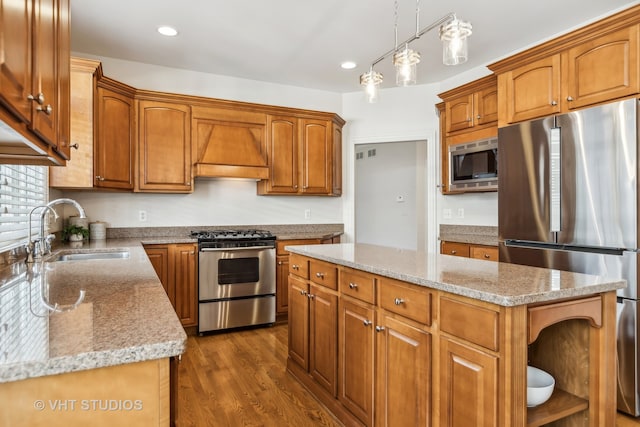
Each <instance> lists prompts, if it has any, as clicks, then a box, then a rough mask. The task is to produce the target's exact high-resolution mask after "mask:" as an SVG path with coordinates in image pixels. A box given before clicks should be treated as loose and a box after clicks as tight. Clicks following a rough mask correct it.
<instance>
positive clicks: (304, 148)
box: [258, 115, 344, 196]
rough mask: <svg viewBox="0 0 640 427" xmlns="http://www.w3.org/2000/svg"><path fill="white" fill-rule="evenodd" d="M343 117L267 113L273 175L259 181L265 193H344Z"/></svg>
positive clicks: (262, 192) (259, 188)
mask: <svg viewBox="0 0 640 427" xmlns="http://www.w3.org/2000/svg"><path fill="white" fill-rule="evenodd" d="M343 125H344V122H342V121H341V119H340V120H337V121H332V120H330V119H325V118H320V117H318V118H311V117H299V116H288V115H284V116H280V115H268V116H267V155H268V160H269V178H268V179H266V180H264V181H261V182H259V183H258V194H262V195H278V194H281V195H287V194H289V195H332V196H339V195H341V194H342V126H343Z"/></svg>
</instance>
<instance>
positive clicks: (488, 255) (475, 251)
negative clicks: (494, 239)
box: [469, 245, 499, 261]
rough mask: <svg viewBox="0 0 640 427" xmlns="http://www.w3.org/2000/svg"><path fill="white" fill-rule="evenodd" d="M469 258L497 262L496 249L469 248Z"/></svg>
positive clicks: (488, 247)
mask: <svg viewBox="0 0 640 427" xmlns="http://www.w3.org/2000/svg"><path fill="white" fill-rule="evenodd" d="M469 252H470V254H469V256H470V257H471V258H476V259H483V260H486V261H498V257H499V255H498V248H497V247H491V246H476V245H471V246H469Z"/></svg>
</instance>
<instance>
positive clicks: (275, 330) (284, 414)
mask: <svg viewBox="0 0 640 427" xmlns="http://www.w3.org/2000/svg"><path fill="white" fill-rule="evenodd" d="M286 359H287V325H286V324H282V325H277V326H274V327H271V328H260V329H250V330H244V331H237V332H231V333H221V334H216V335H208V336H204V337H197V336H195V337H194V336H190V337H189V339H188V342H187V351H186V353H185V354H184V355H183V356H182V362H181V363H180V368H179V382H178V383H179V392H178V420H177V426H178V427H187V426H198V427H204V426H215V427H227V426H228V427H235V426H247V427H248V426H265V427H271V426H273V427H283V426H296V427H306V426H310V427H311V426H340V425H341V424H340V422H339V421H337V420H336V419H335V418H333V416H332V415H331V414H330V413H329V412H327V411H326V410H325V409H324V407H323V406H322V405H320V404H319V403H318V402H317V401H316V400H315V399H314V398H313V397H312V396H311V395H310V394H309V393H308V392H307V390H306V389H305V388H304V387H302V386H301V385H300V384H299V383H298V382H297V381H296V380H294V379H293V378H292V377H291V376H290V375H288V374H287V372H286V369H285V365H286ZM616 426H617V427H640V420H639V419H634V418H631V417H627V416H624V415H622V414H619V415H618V418H617V421H616Z"/></svg>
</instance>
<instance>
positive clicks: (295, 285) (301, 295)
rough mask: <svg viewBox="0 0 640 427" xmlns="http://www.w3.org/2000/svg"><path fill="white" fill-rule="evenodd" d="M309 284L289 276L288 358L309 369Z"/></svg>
mask: <svg viewBox="0 0 640 427" xmlns="http://www.w3.org/2000/svg"><path fill="white" fill-rule="evenodd" d="M308 294H309V285H308V284H307V282H305V281H304V280H300V279H298V278H296V277H294V276H289V358H290V359H291V360H293V361H294V362H296V363H297V364H298V365H300V366H301V367H302V368H304V369H305V370H309V298H308V297H307V295H308Z"/></svg>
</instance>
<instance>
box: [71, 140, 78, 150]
mask: <svg viewBox="0 0 640 427" xmlns="http://www.w3.org/2000/svg"><path fill="white" fill-rule="evenodd" d="M69 147H70V148H75V149H76V150H77V149H78V148H80V146H79V145H78V143H77V142H76V143H75V144H71V145H70V146H69Z"/></svg>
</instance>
